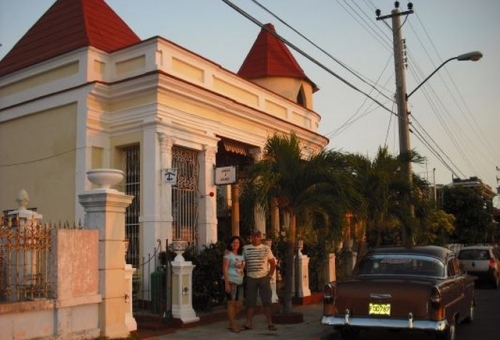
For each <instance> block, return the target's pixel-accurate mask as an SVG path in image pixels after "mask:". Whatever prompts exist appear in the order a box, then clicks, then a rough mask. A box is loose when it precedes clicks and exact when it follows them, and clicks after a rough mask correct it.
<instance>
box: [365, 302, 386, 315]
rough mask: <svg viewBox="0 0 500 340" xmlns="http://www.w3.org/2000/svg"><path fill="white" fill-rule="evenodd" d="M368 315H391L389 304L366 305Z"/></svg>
mask: <svg viewBox="0 0 500 340" xmlns="http://www.w3.org/2000/svg"><path fill="white" fill-rule="evenodd" d="M368 314H369V315H391V304H390V303H370V304H369V305H368Z"/></svg>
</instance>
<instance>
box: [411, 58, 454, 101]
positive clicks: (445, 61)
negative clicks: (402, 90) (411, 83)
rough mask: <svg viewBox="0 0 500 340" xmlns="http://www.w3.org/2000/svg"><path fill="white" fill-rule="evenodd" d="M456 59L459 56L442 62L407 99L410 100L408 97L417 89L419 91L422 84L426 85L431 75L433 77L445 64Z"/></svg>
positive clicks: (412, 92)
mask: <svg viewBox="0 0 500 340" xmlns="http://www.w3.org/2000/svg"><path fill="white" fill-rule="evenodd" d="M455 59H458V57H453V58H450V59H448V60H446V61H445V62H444V63H442V64H441V65H439V67H438V68H437V69H435V70H434V71H433V72H432V73H431V74H429V76H428V77H427V78H425V79H424V81H423V82H421V83H420V85H418V86H417V87H416V88H415V89H414V90H413V91H411V92H410V93H409V94H407V95H406V100H408V98H410V96H411V95H412V94H414V93H415V91H417V90H418V89H419V88H420V86H422V85H424V84H425V82H426V81H427V80H429V78H430V77H432V76H433V75H434V74H435V73H436V72H437V71H439V70H440V69H441V67H443V66H444V65H445V64H447V63H449V62H450V61H452V60H455Z"/></svg>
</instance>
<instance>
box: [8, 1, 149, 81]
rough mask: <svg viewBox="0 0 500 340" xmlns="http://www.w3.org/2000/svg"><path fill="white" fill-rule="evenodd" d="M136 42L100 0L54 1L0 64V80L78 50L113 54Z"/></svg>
mask: <svg viewBox="0 0 500 340" xmlns="http://www.w3.org/2000/svg"><path fill="white" fill-rule="evenodd" d="M140 41H141V39H140V38H139V37H138V36H137V35H136V34H135V33H134V32H133V31H132V29H130V27H129V26H128V25H127V24H126V23H125V22H124V21H123V20H122V19H121V18H120V17H119V16H118V14H116V12H115V11H113V9H112V8H111V7H110V6H109V5H108V4H106V2H104V0H57V1H56V2H55V3H54V4H53V5H52V6H51V7H50V8H49V9H48V10H47V11H46V12H45V13H44V14H43V15H42V16H41V17H40V19H38V21H37V22H36V23H35V24H34V25H33V26H32V27H31V28H30V29H29V30H28V32H26V34H25V35H24V36H23V37H22V38H21V39H20V40H19V41H18V42H17V43H16V45H14V47H13V48H12V49H11V50H10V51H9V53H7V55H6V56H5V57H4V58H3V59H2V60H1V61H0V76H3V75H6V74H9V73H12V72H15V71H18V70H20V69H23V68H26V67H29V66H32V65H34V64H37V63H39V62H42V61H45V60H48V59H51V58H54V57H56V56H59V55H62V54H65V53H68V52H71V51H74V50H76V49H79V48H82V47H88V46H93V47H95V48H97V49H100V50H103V51H105V52H113V51H115V50H118V49H121V48H124V47H127V46H130V45H133V44H136V43H138V42H140Z"/></svg>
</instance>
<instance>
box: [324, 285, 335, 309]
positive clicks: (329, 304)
mask: <svg viewBox="0 0 500 340" xmlns="http://www.w3.org/2000/svg"><path fill="white" fill-rule="evenodd" d="M336 294H337V286H336V284H335V282H331V283H329V284H327V285H325V287H324V289H323V315H335V314H336V308H335V296H336Z"/></svg>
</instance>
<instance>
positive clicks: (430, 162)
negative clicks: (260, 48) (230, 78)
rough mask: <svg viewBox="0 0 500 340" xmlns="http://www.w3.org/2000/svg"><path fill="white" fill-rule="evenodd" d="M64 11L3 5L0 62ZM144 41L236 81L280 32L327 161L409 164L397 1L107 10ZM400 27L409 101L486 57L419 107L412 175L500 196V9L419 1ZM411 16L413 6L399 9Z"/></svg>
mask: <svg viewBox="0 0 500 340" xmlns="http://www.w3.org/2000/svg"><path fill="white" fill-rule="evenodd" d="M54 1H55V0H0V44H1V45H0V59H1V58H3V57H4V56H5V55H6V54H7V53H8V51H9V50H10V49H11V48H12V47H13V46H14V45H15V43H16V42H17V41H18V40H19V39H20V38H21V37H22V36H23V35H24V34H25V33H26V32H27V30H28V29H29V28H30V27H31V26H32V25H33V24H34V23H35V22H36V21H37V20H38V19H39V17H40V16H41V15H42V14H43V13H44V12H45V11H46V10H47V9H48V8H49V7H50V6H51V5H52V4H53V3H54ZM105 1H106V3H107V4H108V5H109V6H110V7H111V8H112V9H113V10H114V11H115V12H116V13H118V15H120V16H121V18H122V19H123V20H124V21H125V22H126V23H127V24H128V25H129V26H130V28H131V29H132V30H133V31H134V32H135V33H136V34H137V35H138V36H139V37H140V38H142V39H148V38H151V37H154V36H161V37H163V38H165V39H167V40H170V41H172V42H174V43H176V44H178V45H180V46H182V47H184V48H186V49H188V50H190V51H192V52H194V53H197V54H199V55H201V56H203V57H205V58H207V59H209V60H211V61H213V62H214V63H216V64H219V65H220V66H222V67H223V68H225V69H227V70H229V71H232V72H235V73H236V72H238V69H239V68H240V66H241V64H242V63H243V61H244V59H245V57H246V55H247V53H248V52H249V50H250V48H251V46H252V44H253V42H254V41H255V39H256V38H257V35H258V33H259V32H260V27H259V26H258V25H257V24H256V23H255V22H254V21H251V20H249V19H248V18H246V17H245V16H243V15H242V14H241V13H239V12H238V11H236V10H235V9H234V8H233V7H231V6H229V5H228V2H230V3H232V4H233V5H234V6H237V7H239V8H240V9H241V10H243V11H245V12H246V13H248V14H249V15H250V16H251V17H253V18H254V19H255V20H256V21H257V22H260V23H262V24H266V23H272V24H273V25H274V26H275V29H276V31H277V32H278V34H280V35H281V36H282V37H283V38H285V39H286V40H287V41H289V42H290V43H292V44H293V45H294V46H296V47H297V49H299V50H300V51H302V52H303V53H301V52H299V51H297V50H296V49H294V48H292V47H289V49H290V50H291V51H292V54H293V55H294V56H295V58H296V59H297V61H298V62H299V64H300V65H301V67H302V69H303V70H304V72H305V73H306V75H307V76H308V77H309V78H310V79H311V80H312V81H313V82H314V83H315V84H316V85H317V86H318V87H319V91H318V92H316V93H315V94H314V97H313V100H314V103H313V105H314V110H315V111H316V112H317V113H319V114H320V115H321V117H322V119H321V122H320V127H319V133H321V134H323V135H325V136H326V137H328V138H329V140H330V143H329V145H328V148H329V149H334V150H338V151H343V152H349V153H359V154H362V155H365V156H367V157H370V158H371V159H373V157H374V156H375V155H376V152H377V150H378V148H379V147H381V146H384V145H386V146H387V148H388V150H389V152H390V153H391V154H393V155H397V154H398V153H399V137H398V120H397V119H396V115H395V114H396V113H397V106H396V104H395V102H394V94H395V91H396V90H395V71H394V59H393V47H392V46H393V44H392V21H391V19H387V20H377V17H376V15H375V10H376V9H380V11H381V15H382V16H384V15H389V14H391V11H392V10H393V9H394V1H389V0H310V1H304V0H255V1H254V0H227V1H224V0H182V1H174V0H105ZM412 3H413V10H414V13H413V14H410V15H408V16H402V17H401V22H402V23H403V25H402V27H401V32H402V36H403V38H404V39H405V45H406V56H407V67H406V71H405V72H406V88H407V93H410V92H411V91H413V90H414V89H415V88H417V87H418V86H419V85H420V84H422V82H423V81H424V79H425V78H426V77H427V76H429V75H431V74H432V72H434V71H435V70H436V69H437V68H438V67H439V66H440V65H441V64H442V63H443V62H445V61H446V60H448V59H449V58H453V57H456V56H458V55H461V54H464V53H468V52H471V51H480V52H481V53H482V54H483V58H482V59H481V60H479V61H477V62H471V61H457V60H453V61H450V62H447V63H446V65H445V66H443V67H442V68H440V69H439V71H437V72H436V73H435V74H434V75H432V76H431V78H429V79H428V80H427V81H426V82H425V84H423V85H422V87H420V88H418V89H417V90H416V91H415V92H414V93H413V94H412V95H411V98H409V102H408V106H409V111H410V112H411V115H410V122H411V124H412V125H411V130H412V133H411V135H410V145H411V148H412V149H414V150H416V151H417V152H418V153H419V154H420V155H422V156H424V157H425V162H424V163H422V164H421V165H414V166H413V171H414V172H415V173H417V174H418V175H419V176H421V177H423V178H425V179H427V180H428V181H429V182H430V183H431V184H432V183H434V182H435V183H437V184H448V183H450V182H451V181H452V179H453V178H454V177H459V178H461V179H466V178H469V177H473V176H477V177H478V178H480V179H481V180H482V181H483V182H484V183H486V184H488V185H490V186H491V187H492V188H493V189H494V190H495V188H496V187H497V186H498V185H499V184H500V182H498V180H497V178H499V177H500V171H499V170H497V167H499V168H500V134H499V133H498V132H499V128H500V118H499V109H498V103H499V100H498V99H499V98H498V97H499V96H500V20H498V15H499V14H500V1H498V0H477V1H471V0H414V1H412ZM400 4H401V5H400V7H401V8H400V9H401V10H402V11H406V10H407V4H408V1H400Z"/></svg>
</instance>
